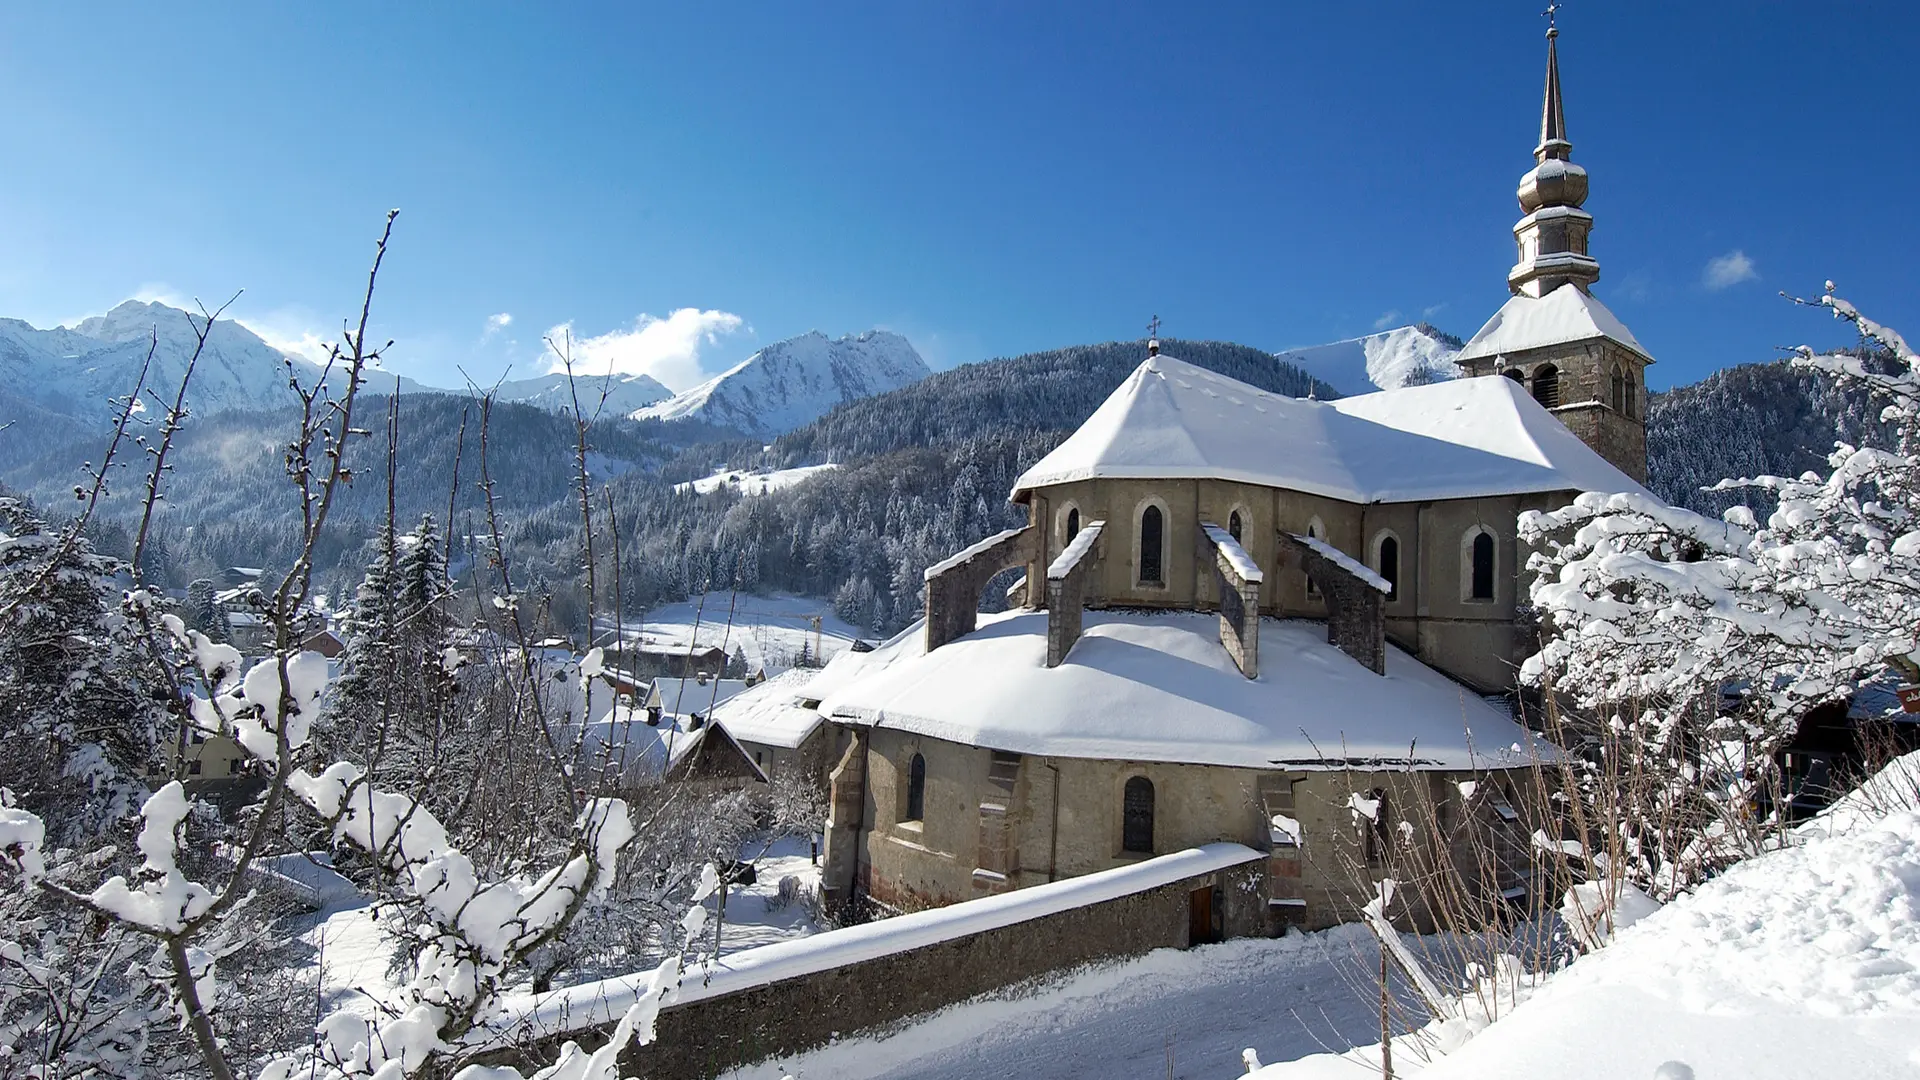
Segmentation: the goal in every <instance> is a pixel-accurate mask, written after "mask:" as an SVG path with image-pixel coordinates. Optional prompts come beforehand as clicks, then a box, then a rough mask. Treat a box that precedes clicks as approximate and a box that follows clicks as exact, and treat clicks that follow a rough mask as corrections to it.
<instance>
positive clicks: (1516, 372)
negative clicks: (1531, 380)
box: [1500, 367, 1527, 386]
mask: <svg viewBox="0 0 1920 1080" xmlns="http://www.w3.org/2000/svg"><path fill="white" fill-rule="evenodd" d="M1500 374H1502V375H1505V376H1506V377H1507V378H1509V379H1512V380H1513V381H1514V382H1517V383H1519V384H1520V385H1521V386H1525V385H1527V377H1526V376H1525V375H1523V374H1521V373H1520V369H1519V368H1517V367H1510V368H1508V369H1507V370H1505V371H1503V372H1501V373H1500Z"/></svg>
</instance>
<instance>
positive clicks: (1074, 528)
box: [1067, 506, 1080, 544]
mask: <svg viewBox="0 0 1920 1080" xmlns="http://www.w3.org/2000/svg"><path fill="white" fill-rule="evenodd" d="M1079 535H1080V508H1079V507H1077V506H1076V507H1074V508H1072V509H1071V510H1068V511H1067V543H1069V544H1071V543H1073V538H1074V537H1076V536H1079Z"/></svg>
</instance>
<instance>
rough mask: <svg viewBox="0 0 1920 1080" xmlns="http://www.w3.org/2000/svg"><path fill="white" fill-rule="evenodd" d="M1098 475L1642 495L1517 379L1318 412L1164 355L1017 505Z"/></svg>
mask: <svg viewBox="0 0 1920 1080" xmlns="http://www.w3.org/2000/svg"><path fill="white" fill-rule="evenodd" d="M1576 291H1577V290H1576ZM1095 477H1115V478H1124V477H1140V478H1155V479H1188V478H1214V479H1221V480H1236V481H1240V482H1243V483H1250V484H1260V485H1263V486H1267V487H1277V488H1284V489H1288V490H1292V491H1303V492H1307V493H1309V494H1314V495H1324V496H1327V497H1329V498H1335V499H1341V500H1344V501H1346V502H1355V503H1369V502H1413V501H1420V500H1428V499H1464V498H1476V497H1479V496H1484V495H1497V494H1519V493H1525V492H1544V491H1608V492H1615V491H1631V492H1641V491H1643V490H1644V489H1642V488H1641V487H1640V485H1638V484H1636V483H1634V482H1633V481H1632V480H1631V479H1629V478H1628V477H1627V475H1626V474H1625V473H1622V472H1621V471H1620V470H1619V469H1617V468H1615V467H1614V466H1613V465H1612V464H1610V463H1608V462H1607V460H1606V459H1605V458H1602V457H1601V456H1600V455H1599V454H1597V453H1595V452H1594V451H1593V449H1592V448H1591V447H1589V446H1587V444H1585V443H1583V442H1581V441H1580V439H1579V437H1577V436H1575V435H1574V434H1573V433H1572V432H1570V431H1568V430H1567V429H1566V426H1565V425H1563V424H1561V423H1560V421H1559V420H1557V419H1555V418H1554V416H1553V414H1552V413H1550V412H1548V411H1547V410H1546V409H1545V408H1543V407H1542V406H1541V405H1540V403H1539V402H1537V401H1535V400H1533V398H1532V397H1531V396H1529V395H1528V394H1527V392H1526V389H1525V388H1524V387H1522V386H1520V385H1518V384H1517V383H1515V382H1514V381H1513V380H1511V379H1503V378H1474V379H1455V380H1452V381H1449V382H1441V383H1434V384H1432V385H1428V386H1409V387H1404V388H1401V389H1398V390H1382V391H1379V392H1378V393H1372V394H1362V395H1359V396H1356V397H1350V398H1342V399H1340V400H1338V401H1311V400H1306V399H1302V398H1291V397H1287V396H1285V395H1282V394H1275V393H1270V392H1268V391H1265V390H1261V389H1258V388H1256V387H1253V386H1249V385H1247V384H1246V383H1243V382H1239V381H1237V380H1234V379H1229V378H1227V377H1226V376H1224V375H1219V374H1216V373H1214V372H1211V371H1208V370H1206V369H1205V368H1201V367H1197V366H1195V365H1193V364H1189V363H1186V362H1185V361H1182V360H1176V359H1174V358H1172V357H1168V356H1156V357H1152V358H1149V359H1148V360H1147V361H1146V362H1144V363H1142V364H1141V365H1140V366H1139V367H1137V368H1135V369H1134V371H1133V374H1131V375H1129V376H1128V377H1127V380H1126V381H1125V382H1123V383H1121V384H1120V386H1119V388H1118V389H1116V390H1115V391H1114V392H1113V393H1112V394H1111V395H1109V396H1108V397H1107V400H1106V401H1105V402H1103V403H1102V404H1101V405H1100V407H1099V408H1098V409H1096V410H1094V413H1093V415H1092V416H1090V417H1088V418H1087V421H1086V422H1085V423H1083V424H1081V425H1080V428H1079V430H1077V431H1075V432H1074V433H1073V434H1072V435H1071V436H1070V437H1068V439H1067V440H1066V441H1065V442H1063V443H1061V444H1060V445H1059V446H1058V447H1056V448H1055V449H1054V451H1053V452H1052V453H1050V454H1048V455H1047V456H1046V457H1044V458H1042V459H1041V460H1040V461H1039V463H1037V464H1036V465H1034V466H1033V467H1032V468H1031V469H1028V470H1027V471H1026V472H1025V473H1023V474H1022V475H1021V476H1020V478H1019V479H1018V480H1017V481H1015V482H1014V492H1013V494H1014V497H1015V498H1016V499H1017V498H1019V497H1020V496H1021V494H1022V493H1024V492H1026V491H1028V490H1031V489H1033V488H1037V487H1043V486H1046V485H1049V484H1060V483H1068V482H1071V481H1075V480H1086V479H1091V478H1095Z"/></svg>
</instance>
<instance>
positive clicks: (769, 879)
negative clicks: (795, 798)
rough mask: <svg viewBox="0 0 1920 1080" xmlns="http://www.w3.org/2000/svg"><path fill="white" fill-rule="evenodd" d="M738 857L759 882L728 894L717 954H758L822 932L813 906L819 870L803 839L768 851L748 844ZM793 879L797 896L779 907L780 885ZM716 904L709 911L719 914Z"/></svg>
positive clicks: (785, 841)
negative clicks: (756, 951) (763, 948)
mask: <svg viewBox="0 0 1920 1080" xmlns="http://www.w3.org/2000/svg"><path fill="white" fill-rule="evenodd" d="M740 857H741V858H742V859H751V860H753V866H754V871H755V873H756V874H757V879H756V880H755V881H754V883H753V884H751V885H734V886H731V887H729V888H728V889H727V917H726V922H725V925H723V926H722V927H721V930H720V953H721V955H723V956H724V955H727V954H731V953H737V952H740V951H741V950H743V949H757V948H759V947H760V946H762V945H771V944H773V943H774V942H776V941H787V940H790V939H792V938H800V937H807V936H808V935H810V934H816V933H819V932H820V931H821V930H824V929H826V927H824V926H823V925H821V924H820V923H819V922H817V921H815V919H814V917H813V901H814V898H815V897H817V896H819V894H820V867H819V866H818V865H816V864H815V863H814V862H813V859H812V857H811V849H810V842H809V840H808V839H807V838H806V837H799V836H784V837H781V838H780V839H778V840H775V841H774V842H773V843H772V845H771V846H769V845H768V844H766V843H765V842H764V841H759V840H750V841H748V842H747V843H745V844H742V845H741V846H740ZM789 877H790V878H793V879H794V885H795V889H796V896H795V899H794V900H793V902H791V903H785V904H783V903H781V901H780V882H781V880H782V879H783V878H789ZM718 906H719V902H718V898H717V897H716V898H714V899H711V900H708V901H707V910H708V911H716V910H717V909H718Z"/></svg>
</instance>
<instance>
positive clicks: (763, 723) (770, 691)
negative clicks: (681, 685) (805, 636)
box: [711, 668, 826, 750]
mask: <svg viewBox="0 0 1920 1080" xmlns="http://www.w3.org/2000/svg"><path fill="white" fill-rule="evenodd" d="M816 674H818V673H817V672H815V671H811V670H808V669H806V668H794V669H792V670H790V671H783V672H781V673H780V674H778V675H776V676H774V677H773V678H771V679H768V680H767V681H766V682H763V683H761V684H760V685H758V686H755V687H753V688H752V689H750V690H748V691H746V692H745V693H742V694H737V695H735V696H734V697H732V698H729V699H728V700H726V701H725V702H722V703H721V704H720V706H719V707H718V708H715V709H714V710H713V716H712V718H711V719H712V721H713V722H714V723H715V724H718V725H719V726H721V727H723V728H726V729H727V733H728V734H730V735H732V736H733V737H734V739H735V740H737V741H740V742H750V743H758V744H759V745H761V746H779V747H784V748H786V749H789V750H792V749H797V748H798V747H799V746H800V744H801V743H804V742H806V741H807V738H808V737H809V736H811V735H812V734H813V733H814V731H815V730H816V729H818V728H819V727H820V725H821V724H823V723H826V718H825V717H823V716H821V715H820V714H819V713H818V712H817V711H815V710H813V709H809V708H806V707H804V706H802V705H801V704H800V700H801V699H802V698H803V697H805V696H807V685H808V684H809V683H811V682H812V681H813V679H814V676H815V675H816Z"/></svg>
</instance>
